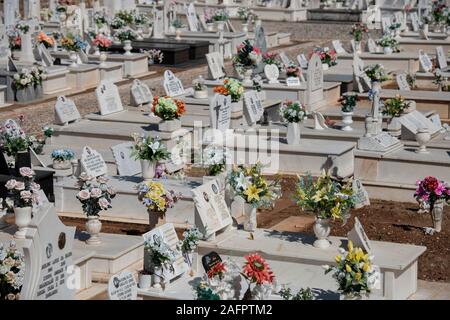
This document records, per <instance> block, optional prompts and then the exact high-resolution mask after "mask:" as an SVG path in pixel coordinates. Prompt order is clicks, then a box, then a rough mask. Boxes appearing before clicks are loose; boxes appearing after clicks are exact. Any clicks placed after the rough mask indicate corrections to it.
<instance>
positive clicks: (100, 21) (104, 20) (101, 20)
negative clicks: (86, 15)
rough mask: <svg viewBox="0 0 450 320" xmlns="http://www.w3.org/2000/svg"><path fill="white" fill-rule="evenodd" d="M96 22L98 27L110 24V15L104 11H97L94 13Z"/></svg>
mask: <svg viewBox="0 0 450 320" xmlns="http://www.w3.org/2000/svg"><path fill="white" fill-rule="evenodd" d="M94 23H95V26H96V27H97V29H101V28H103V27H104V26H107V25H108V17H107V16H106V14H105V13H104V12H101V11H97V12H95V13H94Z"/></svg>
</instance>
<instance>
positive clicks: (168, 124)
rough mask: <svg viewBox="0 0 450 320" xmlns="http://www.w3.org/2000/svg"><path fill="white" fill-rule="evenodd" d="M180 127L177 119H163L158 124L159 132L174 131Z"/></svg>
mask: <svg viewBox="0 0 450 320" xmlns="http://www.w3.org/2000/svg"><path fill="white" fill-rule="evenodd" d="M180 128H181V121H180V120H178V119H173V120H163V121H161V122H160V123H159V124H158V130H159V131H161V132H174V131H176V130H178V129H180Z"/></svg>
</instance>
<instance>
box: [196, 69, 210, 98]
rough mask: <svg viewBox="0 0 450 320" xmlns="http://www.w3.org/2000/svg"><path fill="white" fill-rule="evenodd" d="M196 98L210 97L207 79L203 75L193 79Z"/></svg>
mask: <svg viewBox="0 0 450 320" xmlns="http://www.w3.org/2000/svg"><path fill="white" fill-rule="evenodd" d="M193 87H194V98H195V99H208V90H207V88H206V86H205V79H203V77H202V76H201V75H199V76H198V78H197V79H195V80H194V81H193Z"/></svg>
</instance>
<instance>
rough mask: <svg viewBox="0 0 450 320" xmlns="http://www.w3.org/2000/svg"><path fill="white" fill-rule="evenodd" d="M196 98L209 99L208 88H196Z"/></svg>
mask: <svg viewBox="0 0 450 320" xmlns="http://www.w3.org/2000/svg"><path fill="white" fill-rule="evenodd" d="M194 98H195V99H208V90H194Z"/></svg>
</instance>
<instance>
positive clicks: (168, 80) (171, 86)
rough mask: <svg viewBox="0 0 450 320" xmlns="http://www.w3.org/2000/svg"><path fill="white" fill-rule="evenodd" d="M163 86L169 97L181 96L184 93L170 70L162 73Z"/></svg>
mask: <svg viewBox="0 0 450 320" xmlns="http://www.w3.org/2000/svg"><path fill="white" fill-rule="evenodd" d="M163 85H164V90H165V91H166V95H168V96H169V97H176V96H181V95H183V94H185V93H186V92H185V90H184V87H183V84H182V83H181V81H180V79H178V78H177V76H175V74H174V73H173V72H172V71H170V70H166V71H164V83H163Z"/></svg>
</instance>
